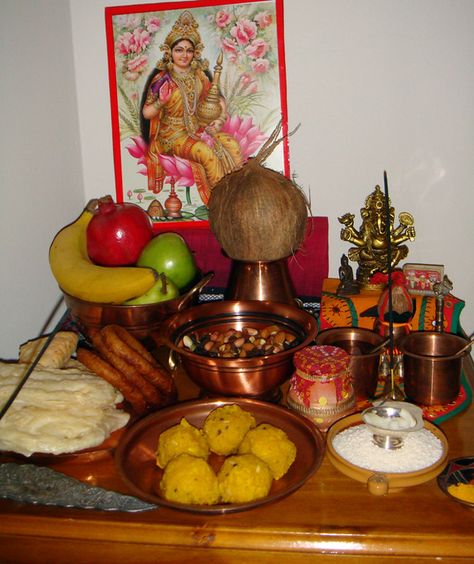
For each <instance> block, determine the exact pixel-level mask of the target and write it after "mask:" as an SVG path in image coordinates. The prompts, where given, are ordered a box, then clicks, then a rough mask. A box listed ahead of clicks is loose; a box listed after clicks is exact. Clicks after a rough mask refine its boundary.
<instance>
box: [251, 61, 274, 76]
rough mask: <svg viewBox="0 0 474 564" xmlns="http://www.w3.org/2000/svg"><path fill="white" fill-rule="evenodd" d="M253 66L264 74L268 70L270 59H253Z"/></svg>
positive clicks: (255, 70) (253, 68) (254, 69)
mask: <svg viewBox="0 0 474 564" xmlns="http://www.w3.org/2000/svg"><path fill="white" fill-rule="evenodd" d="M251 67H252V70H253V71H254V72H255V73H258V74H263V73H265V72H267V71H268V68H269V67H270V63H269V61H268V59H256V60H255V61H252V64H251Z"/></svg>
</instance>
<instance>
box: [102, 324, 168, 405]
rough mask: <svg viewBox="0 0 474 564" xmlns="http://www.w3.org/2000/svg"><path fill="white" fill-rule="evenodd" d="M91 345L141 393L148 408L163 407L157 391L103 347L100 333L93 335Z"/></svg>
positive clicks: (135, 370)
mask: <svg viewBox="0 0 474 564" xmlns="http://www.w3.org/2000/svg"><path fill="white" fill-rule="evenodd" d="M92 344H93V346H94V348H95V349H96V350H97V351H98V352H99V354H100V355H101V356H102V357H103V359H104V360H106V361H107V362H108V363H109V364H111V365H112V366H113V367H114V368H116V369H117V370H118V371H119V372H121V373H122V374H123V376H125V378H126V379H127V380H128V381H129V382H130V384H132V385H133V386H135V387H136V388H138V389H139V390H140V391H141V392H142V394H143V395H144V397H145V400H146V402H147V403H148V404H149V405H150V406H155V407H158V406H160V405H163V403H164V401H163V398H162V396H161V394H160V392H159V390H158V389H157V388H155V386H153V385H152V384H150V382H149V381H148V380H147V379H146V378H145V377H144V376H142V375H141V374H140V372H138V370H137V369H136V368H135V367H134V366H132V365H131V364H129V363H128V362H127V361H126V360H124V359H123V358H121V357H120V356H118V355H116V354H115V353H114V352H113V351H112V350H110V349H108V348H107V346H106V345H105V342H104V338H103V337H102V333H101V332H98V333H95V335H93V336H92Z"/></svg>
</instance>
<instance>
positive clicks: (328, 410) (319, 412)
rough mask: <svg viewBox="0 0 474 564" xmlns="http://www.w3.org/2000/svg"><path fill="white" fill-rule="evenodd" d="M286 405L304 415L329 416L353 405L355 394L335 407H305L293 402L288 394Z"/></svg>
mask: <svg viewBox="0 0 474 564" xmlns="http://www.w3.org/2000/svg"><path fill="white" fill-rule="evenodd" d="M287 402H288V405H289V406H290V407H291V408H292V409H294V410H295V411H299V412H300V413H303V414H304V415H307V416H308V415H309V416H310V417H331V416H332V415H339V414H340V413H341V412H344V411H346V410H347V409H350V408H351V407H354V406H355V396H354V395H353V396H349V397H348V398H347V399H345V400H342V401H341V402H340V403H338V405H337V407H317V408H316V407H306V406H304V405H301V404H300V403H297V402H295V401H294V400H293V399H291V397H290V396H288V397H287Z"/></svg>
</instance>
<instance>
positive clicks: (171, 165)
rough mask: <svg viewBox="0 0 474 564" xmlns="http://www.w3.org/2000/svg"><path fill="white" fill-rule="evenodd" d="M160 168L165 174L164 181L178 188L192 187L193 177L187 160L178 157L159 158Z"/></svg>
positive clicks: (163, 156)
mask: <svg viewBox="0 0 474 564" xmlns="http://www.w3.org/2000/svg"><path fill="white" fill-rule="evenodd" d="M158 158H159V159H160V163H161V166H162V167H163V169H164V171H165V173H166V180H167V181H168V182H171V183H173V184H177V185H178V186H192V185H193V184H194V175H193V171H192V168H191V164H190V162H189V161H188V160H186V159H182V158H181V157H178V156H172V155H163V154H160V155H159V157H158Z"/></svg>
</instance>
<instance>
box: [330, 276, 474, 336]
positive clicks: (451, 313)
mask: <svg viewBox="0 0 474 564" xmlns="http://www.w3.org/2000/svg"><path fill="white" fill-rule="evenodd" d="M338 285H339V280H338V279H337V278H326V279H325V280H324V282H323V289H322V297H321V313H320V322H321V330H323V329H330V328H331V327H364V328H366V329H373V328H374V322H375V319H376V317H377V304H378V301H379V298H380V295H381V292H380V291H379V290H362V291H361V292H360V294H357V295H355V296H338V295H337V294H336V291H337V287H338ZM413 299H414V300H415V314H414V316H413V319H412V321H411V329H412V330H413V331H433V330H434V322H435V319H436V298H434V297H433V296H418V295H417V296H413ZM464 305H465V302H464V301H463V300H460V299H459V298H456V297H454V296H452V295H451V294H449V295H448V296H446V298H445V300H444V331H446V332H447V333H457V332H458V331H459V329H460V324H459V317H460V315H461V311H462V309H463V308H464Z"/></svg>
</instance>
